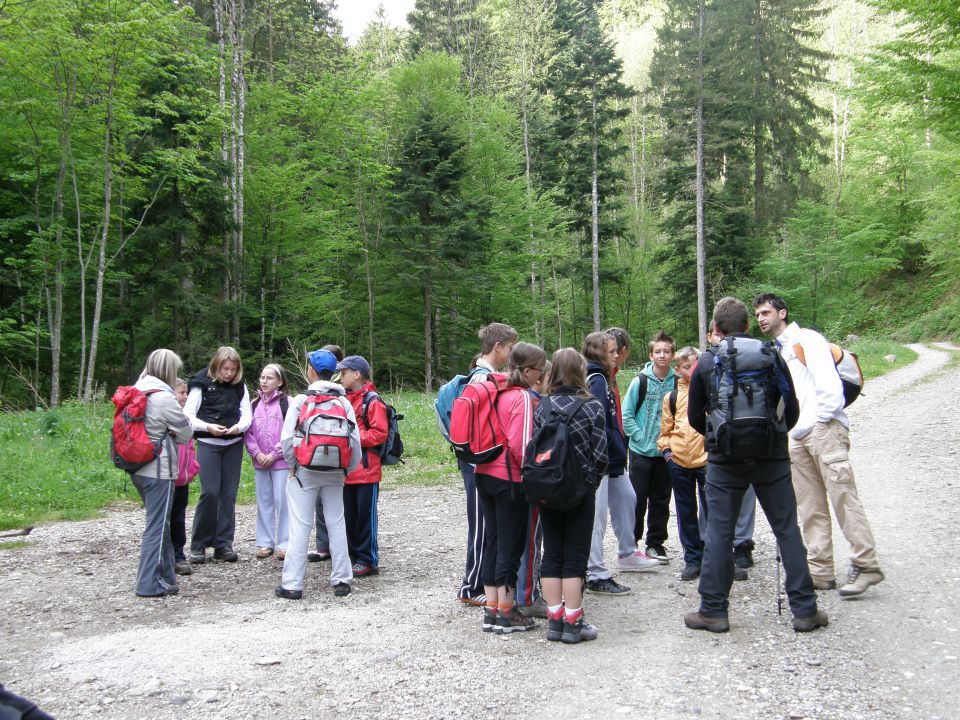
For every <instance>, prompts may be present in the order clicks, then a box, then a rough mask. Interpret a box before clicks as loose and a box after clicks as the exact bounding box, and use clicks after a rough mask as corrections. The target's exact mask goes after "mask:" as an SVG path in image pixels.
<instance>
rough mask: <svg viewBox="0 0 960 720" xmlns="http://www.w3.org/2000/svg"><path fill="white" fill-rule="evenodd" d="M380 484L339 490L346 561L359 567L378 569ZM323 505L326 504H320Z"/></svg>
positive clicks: (350, 486)
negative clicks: (344, 528) (345, 527)
mask: <svg viewBox="0 0 960 720" xmlns="http://www.w3.org/2000/svg"><path fill="white" fill-rule="evenodd" d="M379 497H380V483H364V484H362V485H344V486H343V516H344V519H345V521H346V524H347V546H348V547H349V548H350V560H351V562H353V563H359V564H360V565H369V566H370V567H379V565H380V548H379V545H378V544H377V499H378V498H379ZM324 502H326V501H324Z"/></svg>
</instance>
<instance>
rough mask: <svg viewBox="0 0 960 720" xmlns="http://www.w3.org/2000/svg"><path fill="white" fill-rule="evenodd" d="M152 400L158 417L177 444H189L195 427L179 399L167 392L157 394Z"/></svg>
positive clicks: (152, 396)
mask: <svg viewBox="0 0 960 720" xmlns="http://www.w3.org/2000/svg"><path fill="white" fill-rule="evenodd" d="M150 398H151V399H152V400H153V401H154V402H155V403H156V408H157V417H158V418H159V419H160V420H161V421H162V422H163V424H164V425H166V426H167V430H168V431H169V433H170V434H171V435H172V436H173V438H174V440H175V441H176V442H177V444H183V443H185V442H188V441H189V440H190V438H192V437H193V427H192V426H191V424H190V419H189V418H188V417H187V416H186V415H185V414H184V412H183V410H182V409H181V407H180V403H178V402H177V398H176V397H175V396H174V395H172V394H171V393H167V392H159V393H155V394H153V395H151V396H150Z"/></svg>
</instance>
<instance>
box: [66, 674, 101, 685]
mask: <svg viewBox="0 0 960 720" xmlns="http://www.w3.org/2000/svg"><path fill="white" fill-rule="evenodd" d="M96 679H97V676H96V675H93V674H92V673H84V672H81V673H76V674H75V675H71V676H70V682H71V683H72V684H73V685H87V684H89V683H92V682H93V681H94V680H96Z"/></svg>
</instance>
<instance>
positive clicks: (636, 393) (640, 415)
mask: <svg viewBox="0 0 960 720" xmlns="http://www.w3.org/2000/svg"><path fill="white" fill-rule="evenodd" d="M640 372H641V373H642V374H643V375H646V377H647V394H646V395H645V396H644V398H643V404H642V405H641V406H640V407H637V400H639V398H640V378H639V377H635V378H634V379H633V380H631V381H630V387H629V388H627V394H626V395H625V396H624V398H623V432H624V434H626V436H627V438H628V439H629V441H630V449H631V450H632V451H633V452H635V453H637V454H638V455H645V456H647V457H660V451H659V450H657V437H658V436H659V435H660V411H661V408H662V407H663V398H664V397H665V396H666V395H669V394H670V392H671V391H672V390H673V388H674V387H675V383H676V374H675V373H674V372H673V368H670V369H668V370H667V375H666V377H664V378H663V380H661V379H660V378H658V377H657V375H656V373H655V372H654V371H653V361H648V362H647V364H646V365H644V367H643V370H641V371H640Z"/></svg>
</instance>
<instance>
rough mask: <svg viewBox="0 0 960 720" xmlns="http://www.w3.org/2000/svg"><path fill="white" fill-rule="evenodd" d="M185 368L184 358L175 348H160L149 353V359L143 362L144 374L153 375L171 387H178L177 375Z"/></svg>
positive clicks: (142, 374)
mask: <svg viewBox="0 0 960 720" xmlns="http://www.w3.org/2000/svg"><path fill="white" fill-rule="evenodd" d="M182 369H183V360H181V359H180V356H179V355H177V354H176V353H175V352H174V351H173V350H167V349H166V348H158V349H157V350H154V351H153V352H152V353H150V354H149V355H147V361H146V362H145V363H144V364H143V372H142V373H141V374H140V377H143V376H144V375H152V376H153V377H155V378H157V380H162V381H163V382H165V383H166V384H167V385H169V386H170V387H171V388H174V389H176V387H177V379H178V378H177V375H179V374H180V371H181V370H182Z"/></svg>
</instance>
